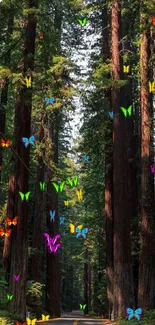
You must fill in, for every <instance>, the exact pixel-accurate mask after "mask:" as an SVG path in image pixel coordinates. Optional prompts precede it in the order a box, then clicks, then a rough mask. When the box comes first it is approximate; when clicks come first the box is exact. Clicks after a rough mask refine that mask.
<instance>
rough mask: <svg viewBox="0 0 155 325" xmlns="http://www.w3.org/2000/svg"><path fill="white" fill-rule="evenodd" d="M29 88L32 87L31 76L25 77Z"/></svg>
mask: <svg viewBox="0 0 155 325" xmlns="http://www.w3.org/2000/svg"><path fill="white" fill-rule="evenodd" d="M25 81H26V86H27V88H31V76H29V77H28V78H27V77H26V78H25Z"/></svg>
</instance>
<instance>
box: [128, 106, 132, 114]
mask: <svg viewBox="0 0 155 325" xmlns="http://www.w3.org/2000/svg"><path fill="white" fill-rule="evenodd" d="M128 114H129V116H131V115H132V105H130V106H129V107H128Z"/></svg>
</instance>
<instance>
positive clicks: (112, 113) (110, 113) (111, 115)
mask: <svg viewBox="0 0 155 325" xmlns="http://www.w3.org/2000/svg"><path fill="white" fill-rule="evenodd" d="M109 116H110V118H111V119H112V120H113V118H114V112H109Z"/></svg>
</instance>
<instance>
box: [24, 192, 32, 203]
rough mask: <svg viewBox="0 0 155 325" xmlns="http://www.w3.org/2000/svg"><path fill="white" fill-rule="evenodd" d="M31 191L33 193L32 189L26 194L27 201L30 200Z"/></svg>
mask: <svg viewBox="0 0 155 325" xmlns="http://www.w3.org/2000/svg"><path fill="white" fill-rule="evenodd" d="M30 193H31V191H29V192H27V193H26V194H25V198H26V201H28V200H29V196H30Z"/></svg>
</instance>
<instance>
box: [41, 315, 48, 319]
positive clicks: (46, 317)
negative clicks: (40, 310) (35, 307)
mask: <svg viewBox="0 0 155 325" xmlns="http://www.w3.org/2000/svg"><path fill="white" fill-rule="evenodd" d="M41 316H42V320H48V319H49V318H50V315H47V316H45V315H41Z"/></svg>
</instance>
